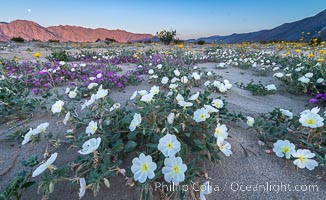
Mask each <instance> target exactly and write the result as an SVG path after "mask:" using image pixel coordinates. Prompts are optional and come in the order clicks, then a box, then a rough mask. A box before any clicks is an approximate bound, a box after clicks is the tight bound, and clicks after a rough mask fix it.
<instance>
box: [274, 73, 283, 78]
mask: <svg viewBox="0 0 326 200" xmlns="http://www.w3.org/2000/svg"><path fill="white" fill-rule="evenodd" d="M273 76H274V77H277V78H282V77H283V76H284V74H283V73H282V72H277V73H275V74H274V75H273Z"/></svg>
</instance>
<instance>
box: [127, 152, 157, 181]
mask: <svg viewBox="0 0 326 200" xmlns="http://www.w3.org/2000/svg"><path fill="white" fill-rule="evenodd" d="M156 168H157V165H156V163H155V162H153V160H152V157H151V156H150V155H148V156H145V154H143V153H141V154H140V155H139V157H138V158H137V157H136V158H134V159H133V160H132V166H131V172H132V173H133V174H134V179H135V181H139V182H140V183H145V182H146V180H147V178H148V179H153V178H154V177H155V173H154V171H155V170H156Z"/></svg>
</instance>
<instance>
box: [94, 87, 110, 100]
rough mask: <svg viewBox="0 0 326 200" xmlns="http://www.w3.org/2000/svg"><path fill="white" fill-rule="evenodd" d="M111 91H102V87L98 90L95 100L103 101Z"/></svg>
mask: <svg viewBox="0 0 326 200" xmlns="http://www.w3.org/2000/svg"><path fill="white" fill-rule="evenodd" d="M108 93H109V91H108V90H105V89H102V85H101V86H100V87H99V88H98V90H97V93H96V94H95V99H101V98H104V97H105V96H106V95H108Z"/></svg>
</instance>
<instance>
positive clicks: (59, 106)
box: [51, 100, 65, 114]
mask: <svg viewBox="0 0 326 200" xmlns="http://www.w3.org/2000/svg"><path fill="white" fill-rule="evenodd" d="M64 104H65V103H64V102H63V101H61V100H59V101H56V102H55V103H54V104H53V105H52V108H51V111H52V113H53V114H55V113H60V112H61V110H62V107H63V105H64Z"/></svg>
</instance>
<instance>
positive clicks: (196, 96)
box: [189, 92, 199, 101]
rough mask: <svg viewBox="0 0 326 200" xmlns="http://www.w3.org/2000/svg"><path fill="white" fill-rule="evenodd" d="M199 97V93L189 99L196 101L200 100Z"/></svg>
mask: <svg viewBox="0 0 326 200" xmlns="http://www.w3.org/2000/svg"><path fill="white" fill-rule="evenodd" d="M198 97H199V92H197V93H196V94H193V95H191V97H190V98H189V100H191V101H195V100H197V99H198Z"/></svg>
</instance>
